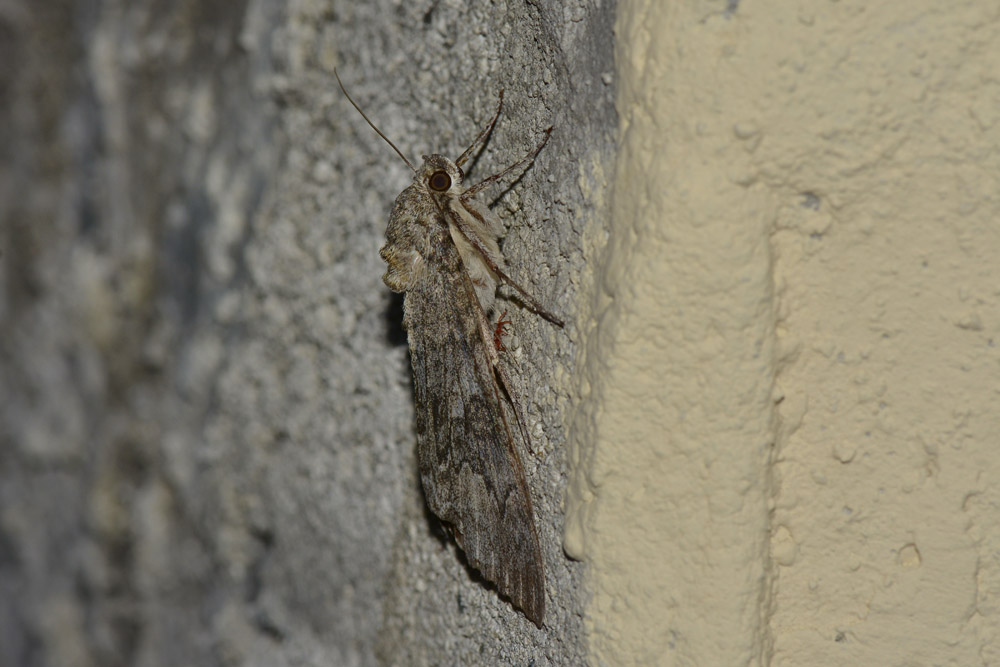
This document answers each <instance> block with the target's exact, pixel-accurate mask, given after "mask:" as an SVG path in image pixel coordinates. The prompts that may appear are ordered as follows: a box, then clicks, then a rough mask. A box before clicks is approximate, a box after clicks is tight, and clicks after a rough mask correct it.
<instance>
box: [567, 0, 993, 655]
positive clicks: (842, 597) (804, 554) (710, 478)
mask: <svg viewBox="0 0 1000 667" xmlns="http://www.w3.org/2000/svg"><path fill="white" fill-rule="evenodd" d="M715 4H716V5H717V7H716V8H715V9H716V11H714V12H713V11H710V9H709V8H706V7H704V6H702V5H698V7H699V8H700V11H701V13H696V11H695V7H694V5H693V4H691V3H687V4H685V3H671V5H669V6H668V5H667V3H660V2H629V3H622V4H621V5H620V6H619V10H618V11H619V17H618V24H617V33H616V39H617V44H616V57H617V60H618V64H617V77H618V79H617V81H616V84H617V86H618V108H619V114H620V117H621V128H622V136H621V150H620V154H619V163H618V166H617V169H616V173H615V175H614V186H613V187H614V192H613V195H612V204H611V206H612V219H613V226H612V229H611V242H610V244H609V247H608V249H607V252H606V255H605V260H606V261H604V262H602V263H601V265H600V269H599V271H600V275H599V276H598V277H597V279H596V280H597V282H598V284H599V285H600V286H601V287H602V290H601V291H599V292H598V293H596V294H595V296H594V299H593V301H592V308H593V310H594V313H595V322H596V326H595V329H594V330H593V331H592V332H591V335H590V336H589V337H588V347H587V349H586V351H585V355H584V359H583V362H584V363H582V364H581V366H580V372H581V377H580V378H578V386H579V387H580V392H581V397H582V400H581V403H580V405H581V409H580V410H579V411H578V412H577V418H576V419H575V421H574V422H573V429H574V433H573V434H572V439H573V441H574V442H575V444H576V449H575V450H574V452H573V458H574V461H575V462H576V463H577V466H578V468H577V474H576V476H575V477H574V478H573V481H572V484H571V487H570V491H569V495H568V502H567V510H568V517H567V531H566V548H567V551H568V552H569V553H570V554H571V555H574V556H577V557H581V558H585V559H587V560H588V561H589V562H590V565H591V570H590V572H591V574H590V582H591V588H592V591H593V599H592V602H591V606H590V609H589V613H588V628H589V632H590V636H591V649H592V651H593V653H594V662H595V663H602V662H603V663H607V664H652V663H656V664H772V665H803V664H809V665H843V664H914V665H917V664H956V665H972V664H994V663H996V662H998V661H1000V617H998V616H1000V607H998V603H997V600H998V599H1000V560H998V558H997V556H996V554H997V553H998V552H1000V482H998V480H1000V442H998V439H997V433H1000V394H998V387H1000V354H998V351H997V341H998V338H1000V315H998V313H1000V308H998V306H1000V304H998V298H1000V287H998V285H1000V261H998V259H997V258H998V257H1000V196H998V194H997V193H998V192H1000V182H998V181H1000V153H998V148H997V147H998V146H1000V122H998V121H1000V77H997V75H996V72H998V71H1000V12H998V9H997V7H996V6H995V5H993V4H991V3H983V2H969V3H961V4H953V5H949V7H948V9H947V10H946V11H945V10H939V9H937V7H938V5H937V4H935V3H930V2H916V3H906V4H894V5H892V6H889V5H872V4H871V3H862V2H837V3H833V2H831V3H801V2H782V3H777V4H775V3H770V4H768V5H767V6H762V5H759V4H753V3H742V4H738V5H737V4H736V3H729V5H728V6H724V5H723V3H715ZM772 445H773V447H772Z"/></svg>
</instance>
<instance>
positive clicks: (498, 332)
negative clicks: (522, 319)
mask: <svg viewBox="0 0 1000 667" xmlns="http://www.w3.org/2000/svg"><path fill="white" fill-rule="evenodd" d="M505 317H507V311H506V310H505V311H503V315H501V316H500V318H499V319H498V320H497V328H496V329H494V330H493V344H494V345H495V346H496V348H497V352H506V351H507V348H506V347H504V345H503V337H504V336H506V335H507V327H509V326H510V325H511V324H513V322H511V321H510V320H505V319H504V318H505Z"/></svg>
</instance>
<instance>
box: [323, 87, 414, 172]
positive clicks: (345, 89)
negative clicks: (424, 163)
mask: <svg viewBox="0 0 1000 667" xmlns="http://www.w3.org/2000/svg"><path fill="white" fill-rule="evenodd" d="M333 75H334V76H335V77H337V83H339V84H340V89H341V90H342V91H344V97H346V98H347V101H348V102H350V103H351V106H353V107H354V108H355V109H357V110H358V113H359V114H361V117H362V118H364V119H365V122H367V123H368V125H369V126H371V128H372V129H373V130H375V132H377V133H378V136H380V137H382V138H383V139H385V143H387V144H389V145H390V146H392V150H394V151H396V155H398V156H399V157H401V158H403V162H405V163H406V166H407V167H409V168H410V171H414V172H415V171H416V170H417V168H416V167H414V166H413V164H412V163H411V162H410V161H409V160H407V159H406V156H405V155H403V152H402V151H400V150H399V149H398V148H396V144H394V143H392V142H391V141H389V137H387V136H385V135H384V134H382V130H380V129H378V128H377V127H375V123H373V122H371V120H369V119H368V116H366V115H365V112H364V111H362V110H361V107H359V106H358V104H357V102H355V101H354V100H352V99H351V96H350V95H348V94H347V88H344V82H343V81H341V80H340V75H339V74H337V68H336V67H334V68H333Z"/></svg>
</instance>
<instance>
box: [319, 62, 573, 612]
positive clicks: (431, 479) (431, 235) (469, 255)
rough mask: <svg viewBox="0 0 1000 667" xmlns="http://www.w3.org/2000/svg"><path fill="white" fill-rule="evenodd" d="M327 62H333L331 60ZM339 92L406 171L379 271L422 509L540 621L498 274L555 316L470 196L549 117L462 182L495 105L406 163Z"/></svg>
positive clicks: (537, 559)
mask: <svg viewBox="0 0 1000 667" xmlns="http://www.w3.org/2000/svg"><path fill="white" fill-rule="evenodd" d="M334 73H335V74H336V72H334ZM337 82H338V83H339V84H340V89H341V90H342V91H343V93H344V95H345V97H347V99H348V101H349V102H350V103H351V104H352V105H353V106H354V108H355V109H357V111H358V113H360V114H361V116H362V117H363V118H364V119H365V121H367V122H368V124H369V125H370V126H371V128H372V129H373V130H375V132H377V133H378V135H379V136H380V137H382V139H384V140H385V141H386V143H388V144H389V145H390V146H391V147H392V149H393V150H395V151H396V153H397V154H398V155H399V157H401V158H402V159H403V162H405V163H406V165H407V166H408V167H409V168H410V169H411V170H412V171H413V183H412V185H410V186H409V187H408V188H406V189H405V190H403V192H402V193H400V195H399V196H398V197H397V198H396V202H395V204H394V205H393V209H392V213H391V214H390V216H389V225H388V227H387V228H386V234H385V236H386V240H385V245H383V246H382V249H381V250H380V251H379V254H380V255H381V257H382V259H383V260H385V262H386V263H387V264H388V267H389V268H388V270H387V271H386V272H385V275H384V276H382V280H383V281H384V282H385V284H386V285H387V286H388V287H389V288H390V289H391V290H393V291H395V292H402V293H403V294H404V297H403V326H404V327H405V328H406V332H407V338H408V340H409V344H410V361H411V365H412V366H413V384H414V389H415V392H414V393H415V403H416V418H417V462H418V465H419V468H420V479H421V482H422V484H423V488H424V495H425V496H426V498H427V504H428V506H429V507H430V509H431V511H432V512H434V514H435V515H436V516H437V517H438V518H439V519H440V520H441V521H442V522H443V523H444V524H445V525H446V526H447V527H448V528H449V529H450V532H451V534H452V535H453V537H454V538H455V541H456V542H457V544H458V546H459V547H460V548H461V549H462V550H463V551H464V552H465V555H466V558H467V559H468V562H469V564H470V565H472V567H474V568H475V569H477V570H479V572H481V573H482V575H483V577H485V578H486V579H487V580H488V581H490V582H492V583H493V584H494V585H495V586H496V588H497V590H498V591H499V592H500V594H501V595H503V596H505V597H507V598H509V599H510V601H511V602H512V603H513V604H514V605H515V606H516V607H518V608H519V609H521V610H522V611H523V612H524V614H525V615H526V616H527V617H528V619H530V620H531V621H533V622H534V623H535V624H536V625H537V626H538V627H541V626H542V621H543V619H544V617H545V567H544V564H543V561H542V553H541V548H540V546H539V541H538V532H537V530H536V528H535V517H534V513H533V511H532V507H531V496H530V494H529V493H528V486H527V483H526V481H525V477H524V468H523V467H522V465H521V457H520V456H519V455H518V451H517V447H516V446H515V443H514V438H513V437H512V429H511V425H510V422H509V420H508V414H510V415H512V416H513V420H514V422H515V423H516V426H517V430H518V431H519V433H520V435H521V438H522V439H523V441H524V444H525V446H528V444H529V442H530V440H529V438H528V429H527V427H526V425H525V421H524V416H523V414H522V412H521V408H520V406H519V404H518V402H517V399H516V397H515V394H514V392H513V386H512V384H511V382H510V379H509V377H508V376H507V373H506V371H505V370H504V368H503V366H501V364H500V355H499V353H500V351H501V350H502V349H503V345H502V343H501V337H502V335H503V334H504V332H505V327H506V326H507V325H508V324H509V321H507V320H504V315H501V316H500V318H499V321H498V322H497V323H496V325H491V323H490V321H491V320H490V318H491V317H492V316H493V315H494V310H495V308H494V306H495V302H496V290H497V286H498V285H499V284H500V283H501V282H502V283H505V284H507V285H509V286H510V287H511V288H512V289H513V290H514V291H515V292H517V294H518V295H519V296H520V299H521V301H522V302H523V304H524V305H526V306H527V307H528V308H529V309H530V310H532V311H534V312H536V313H537V314H539V315H541V316H542V317H544V318H545V319H547V320H549V321H550V322H552V323H553V324H556V325H558V326H560V327H561V326H563V321H562V320H561V319H559V318H558V317H556V316H555V315H553V314H552V313H550V312H548V311H547V310H545V309H544V308H543V307H542V306H541V304H540V303H539V302H538V301H537V300H536V299H535V298H534V297H532V296H531V295H530V294H529V293H528V292H527V291H526V290H524V289H523V288H522V287H521V286H520V285H518V284H517V283H516V282H515V281H514V280H512V279H511V278H510V276H509V275H508V273H507V271H508V268H507V264H506V262H505V261H504V256H503V254H502V253H501V251H500V246H499V243H498V241H499V239H500V238H501V237H502V236H503V235H504V227H503V223H502V222H501V221H500V219H499V218H498V217H497V215H496V214H495V213H493V212H492V211H491V210H490V208H489V207H488V206H486V205H484V204H482V203H481V202H479V201H477V200H476V199H475V196H476V195H477V194H479V193H480V192H482V191H483V190H485V189H486V188H487V187H489V186H490V185H492V184H494V183H496V182H497V181H499V180H501V179H502V178H504V177H506V176H508V175H509V174H511V173H514V172H515V171H517V170H518V169H520V168H522V167H524V166H525V165H527V164H528V163H529V162H532V161H533V160H534V159H535V156H537V155H538V153H539V152H540V151H541V150H542V148H543V147H544V146H545V144H546V142H547V141H548V138H549V135H550V133H551V132H552V128H551V127H550V128H548V130H546V131H545V136H544V137H543V138H542V140H541V141H540V142H539V143H538V145H537V146H535V148H534V149H533V150H532V151H531V152H529V153H528V154H527V155H526V156H525V157H524V158H523V159H522V160H520V161H518V162H516V163H514V164H512V165H510V166H509V167H507V168H505V169H503V170H501V171H500V172H498V173H496V174H494V175H493V176H490V177H488V178H485V179H484V180H482V181H480V182H479V183H477V184H476V185H473V186H471V187H466V186H465V173H464V172H463V171H462V165H463V164H465V162H466V161H467V160H468V159H469V157H470V156H472V155H473V154H474V152H476V151H477V148H478V149H481V147H482V146H483V145H484V144H485V141H486V139H487V138H488V136H489V134H490V133H491V132H492V130H493V126H494V125H495V124H496V122H497V118H498V117H499V116H500V110H501V108H502V107H503V91H500V95H499V98H500V99H499V101H498V103H497V108H496V112H495V113H494V114H493V117H492V118H491V119H490V121H489V122H488V123H487V124H486V126H485V127H484V128H483V129H482V130H481V131H480V132H479V134H478V136H476V138H475V140H474V141H473V142H472V144H471V145H470V146H469V147H468V148H467V149H466V150H465V152H463V153H462V154H461V155H460V156H459V157H458V159H456V160H450V159H448V158H447V157H445V156H444V155H437V154H435V155H425V156H423V164H421V165H420V166H419V167H414V166H413V164H412V163H411V162H410V161H409V160H407V159H406V156H405V155H403V153H402V152H401V151H400V150H399V149H398V148H396V146H395V145H394V144H393V143H392V142H391V141H389V139H388V138H387V137H386V136H385V135H384V134H382V132H381V131H380V130H379V129H378V128H377V127H375V125H374V123H372V122H371V121H370V120H369V119H368V116H366V115H365V113H364V112H363V111H361V108H360V107H359V106H358V105H357V104H356V103H355V102H354V100H353V99H351V96H350V95H349V94H348V93H347V90H346V89H345V88H344V84H343V83H342V82H341V81H340V76H339V75H337Z"/></svg>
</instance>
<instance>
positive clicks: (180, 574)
mask: <svg viewBox="0 0 1000 667" xmlns="http://www.w3.org/2000/svg"><path fill="white" fill-rule="evenodd" d="M471 4H472V5H473V6H472V7H466V3H452V2H443V1H437V0H434V1H426V2H424V1H421V2H414V3H395V2H377V3H369V2H365V3H348V2H318V1H303V2H297V3H290V4H288V5H287V6H285V7H282V6H280V5H279V4H278V3H271V2H247V3H240V2H237V3H234V2H228V1H227V2H203V1H199V2H194V1H191V2H182V3H175V4H170V5H167V4H163V3H157V2H152V1H147V0H139V1H137V2H122V1H113V0H108V1H104V2H99V1H97V0H92V1H89V2H68V1H61V2H48V3H45V4H44V6H42V5H41V3H31V2H27V0H22V1H20V2H16V1H12V2H9V3H6V4H5V5H4V7H3V8H2V9H0V33H2V35H3V39H2V40H0V44H2V46H0V48H2V49H3V58H2V62H3V63H5V64H4V65H2V66H0V77H2V78H0V86H2V88H0V94H2V95H3V104H2V105H0V114H2V117H0V127H2V128H3V130H2V132H3V133H4V134H3V141H2V142H0V144H2V145H0V150H2V151H3V152H4V155H3V162H2V166H0V169H2V171H0V188H2V191H0V193H2V200H0V244H2V247H0V250H2V256H0V281H2V282H0V318H2V331H0V396H2V401H0V438H2V440H0V506H2V513H0V664H5V665H7V664H10V665H102V666H105V665H178V664H197V665H210V664H223V663H225V664H261V665H265V664H266V665H275V664H293V663H294V664H316V665H330V664H335V665H354V664H358V665H362V664H375V663H377V662H383V663H391V664H398V663H401V662H415V663H420V662H424V663H438V664H459V663H465V664H471V663H481V662H487V663H495V662H513V663H517V664H529V663H530V662H534V664H579V663H580V662H581V660H582V659H583V655H584V653H583V651H584V646H585V643H584V640H583V636H582V633H583V629H582V609H583V604H584V602H585V599H584V598H585V593H584V592H583V585H582V581H581V575H582V571H581V567H582V566H580V565H579V564H578V563H575V562H573V561H571V560H569V559H567V558H566V556H565V555H564V553H563V551H562V513H561V509H560V502H561V497H562V489H563V487H564V480H565V478H566V475H567V459H566V452H567V449H566V429H565V424H566V422H567V420H568V419H569V415H568V413H569V410H570V401H571V398H572V397H571V394H572V392H574V391H575V390H574V389H573V383H572V382H571V380H570V379H569V377H570V376H569V372H570V371H571V369H572V366H573V363H574V358H575V355H576V351H577V349H578V348H577V344H578V343H579V341H580V337H581V326H580V322H581V321H586V320H585V318H586V313H585V312H583V311H584V310H585V309H581V310H579V311H578V307H577V305H576V304H577V303H579V302H580V301H582V299H581V298H580V295H581V294H582V293H585V292H587V291H589V290H590V289H591V288H590V283H589V278H588V273H587V270H586V266H587V263H588V262H589V261H593V260H594V258H595V256H596V254H598V253H599V252H600V251H601V248H602V247H603V245H604V239H605V237H606V229H605V228H604V227H603V222H602V221H603V218H602V217H601V215H600V211H601V207H602V206H603V201H604V200H603V194H602V193H603V191H604V175H605V174H606V173H608V171H609V170H610V159H611V149H612V140H613V136H614V132H615V130H616V118H615V114H614V107H613V99H614V96H613V77H612V72H613V64H612V50H611V49H612V46H611V39H612V25H613V12H614V8H613V5H612V3H593V2H590V3H588V2H576V3H567V4H565V5H563V4H561V3H560V4H559V5H558V6H557V4H556V3H543V5H542V6H538V5H536V4H533V3H527V2H498V3H471ZM334 66H337V68H338V71H339V72H340V73H341V75H342V77H343V78H344V80H345V83H347V84H348V86H349V88H350V91H351V93H352V95H353V96H354V97H355V99H357V100H358V101H359V102H360V103H361V104H362V105H363V107H364V108H365V109H366V111H367V112H368V114H369V115H370V116H371V117H372V118H373V119H374V120H376V122H378V123H379V124H380V127H381V129H382V130H383V131H384V132H385V133H386V134H387V135H388V136H390V137H391V138H393V140H394V141H395V142H396V143H397V145H398V146H399V147H400V149H401V150H403V151H404V153H406V154H407V155H408V156H410V157H411V159H416V158H418V157H419V155H420V154H422V153H431V152H443V153H446V154H450V155H453V156H454V155H457V154H458V153H459V152H460V151H461V150H462V149H463V148H464V147H465V145H466V144H467V143H468V142H469V141H470V139H471V138H472V136H474V134H475V132H476V131H477V130H478V128H479V126H480V124H481V123H482V122H483V121H484V119H485V118H487V117H488V115H489V113H490V111H491V110H492V109H493V105H494V103H495V100H496V95H497V93H498V91H499V89H500V88H504V89H505V90H506V104H505V110H504V115H503V116H502V117H501V119H500V122H499V123H498V126H497V129H496V131H495V132H494V135H493V139H492V140H491V142H490V144H489V146H488V148H487V150H486V151H485V153H484V154H483V156H482V158H481V159H480V160H479V162H478V163H476V165H475V168H474V171H473V173H472V177H473V178H475V176H476V175H477V174H478V175H480V176H485V175H487V174H488V173H490V171H491V170H492V169H494V168H497V167H499V166H501V165H504V164H507V163H508V162H510V161H512V160H514V159H515V158H517V157H519V156H520V155H522V154H523V153H524V152H525V151H526V150H527V149H528V148H529V147H530V146H532V145H534V143H535V141H536V140H537V138H538V137H539V135H540V132H541V131H542V130H543V129H544V128H545V127H547V126H548V125H554V126H555V130H554V132H553V134H552V140H551V141H550V143H549V145H548V146H547V147H546V149H545V150H544V151H543V153H542V154H541V155H540V156H539V159H538V160H537V162H536V164H535V165H534V167H533V168H532V169H530V170H529V171H528V172H526V174H525V175H524V177H523V178H522V179H521V180H520V181H519V183H518V184H517V185H516V186H515V187H514V188H512V189H511V190H509V191H508V192H506V193H505V194H504V195H503V196H502V197H501V198H500V199H499V201H498V202H497V204H496V207H495V210H497V211H498V212H499V214H500V216H501V217H502V218H503V219H504V220H505V221H506V222H508V223H509V224H510V227H511V230H510V233H509V235H508V237H507V240H506V243H505V246H504V248H505V252H506V254H507V257H508V261H509V263H510V264H511V265H512V266H513V267H515V268H514V271H513V272H514V274H515V275H516V277H517V278H518V279H519V280H520V281H521V282H522V283H523V284H525V285H526V286H527V287H529V288H531V289H532V290H533V292H534V293H535V294H536V296H538V297H539V298H540V300H542V301H543V302H544V303H546V304H548V305H550V306H551V307H552V308H553V309H555V310H557V311H558V312H559V313H560V314H562V315H563V316H564V317H565V318H566V319H567V320H568V322H569V324H568V326H567V328H566V329H565V330H558V329H554V328H553V327H551V326H550V325H549V324H547V323H546V322H544V321H542V320H540V319H539V318H537V317H535V316H534V315H532V314H530V313H528V312H527V311H524V310H522V309H518V308H516V306H515V307H513V308H512V313H513V320H514V336H513V337H512V338H510V339H508V341H507V342H508V347H510V348H511V355H512V357H513V359H514V360H515V361H516V364H517V367H518V373H517V379H516V380H515V384H516V385H517V386H518V389H519V391H520V393H521V396H522V398H523V402H524V405H525V408H526V412H527V414H528V422H529V428H530V429H531V432H532V438H533V442H532V448H533V453H531V454H527V453H525V457H524V458H525V467H526V469H527V473H528V478H529V485H530V487H531V489H532V492H533V496H534V499H535V507H536V514H537V522H538V528H539V532H540V536H541V540H542V544H543V552H544V557H545V560H546V564H547V567H548V582H547V584H548V585H547V589H548V595H549V610H548V613H547V618H546V627H545V628H544V629H542V630H538V629H536V628H535V627H534V626H533V625H532V624H531V623H529V622H528V621H527V620H526V619H525V618H524V617H523V616H522V615H520V614H519V613H518V612H517V611H515V610H514V609H513V608H512V607H511V606H510V605H509V604H507V603H506V602H505V601H503V600H501V599H499V598H498V597H497V596H496V595H495V593H494V592H493V591H491V590H489V589H488V588H486V587H485V586H484V585H482V584H481V582H479V581H478V580H477V579H476V578H475V577H473V576H472V575H471V573H470V571H469V570H468V568H466V567H465V565H464V564H463V562H462V560H461V558H460V556H459V554H458V553H457V551H456V549H455V548H454V547H453V546H451V545H450V543H449V542H448V541H447V540H445V539H443V538H442V536H441V534H440V531H439V530H438V528H437V526H436V524H435V522H434V521H433V520H432V519H431V518H429V516H428V515H427V513H426V510H425V509H424V504H423V499H422V496H421V493H420V489H419V484H418V480H417V475H416V469H415V462H414V456H413V446H414V431H413V403H412V401H413V397H412V391H411V384H410V382H411V381H410V370H409V364H408V359H407V354H406V348H405V343H404V339H403V333H402V332H401V330H400V310H399V300H398V299H397V298H394V297H393V296H391V295H390V293H389V291H388V290H387V289H386V288H385V287H384V285H383V284H382V282H381V280H380V277H381V274H382V272H383V270H384V265H383V264H382V262H381V261H380V259H379V258H378V248H379V246H380V244H381V237H382V234H383V231H384V226H385V223H386V219H387V216H388V212H389V209H390V206H391V204H392V200H393V199H394V197H395V196H396V194H398V192H399V191H400V190H402V189H403V188H404V187H405V186H406V185H407V184H408V182H409V175H408V170H407V169H406V167H405V166H404V165H402V164H401V163H400V161H399V160H398V158H397V156H396V155H395V154H394V153H393V152H392V151H391V150H390V149H389V148H388V147H387V146H385V145H384V144H383V143H382V142H381V140H379V139H378V138H377V137H376V136H375V135H374V134H373V133H372V132H371V131H370V130H368V129H367V128H366V126H365V125H364V124H363V122H362V120H361V118H360V117H359V116H357V114H356V113H355V112H354V110H353V109H352V108H351V107H350V106H349V105H348V104H347V103H346V100H344V99H343V97H342V96H341V94H340V92H339V90H338V89H337V87H336V83H335V80H334V78H333V67H334ZM581 318H583V319H581Z"/></svg>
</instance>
